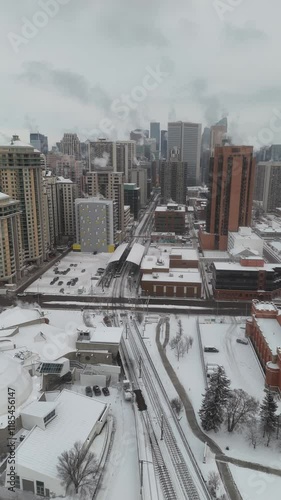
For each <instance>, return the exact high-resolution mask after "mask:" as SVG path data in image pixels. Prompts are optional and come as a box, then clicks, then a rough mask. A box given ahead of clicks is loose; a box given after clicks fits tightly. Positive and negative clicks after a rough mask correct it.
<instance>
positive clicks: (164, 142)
mask: <svg viewBox="0 0 281 500" xmlns="http://www.w3.org/2000/svg"><path fill="white" fill-rule="evenodd" d="M161 158H165V159H166V160H167V159H168V130H161Z"/></svg>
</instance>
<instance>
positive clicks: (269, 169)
mask: <svg viewBox="0 0 281 500" xmlns="http://www.w3.org/2000/svg"><path fill="white" fill-rule="evenodd" d="M280 186H281V162H280V161H279V162H278V161H268V162H260V163H258V164H257V167H256V178H255V193H254V200H256V201H261V202H262V208H263V210H264V211H265V212H274V211H275V210H276V208H279V207H281V189H280Z"/></svg>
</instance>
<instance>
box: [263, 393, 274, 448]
mask: <svg viewBox="0 0 281 500" xmlns="http://www.w3.org/2000/svg"><path fill="white" fill-rule="evenodd" d="M277 408H278V406H277V403H276V402H275V400H274V396H273V394H272V392H270V391H266V394H265V397H264V399H263V401H262V403H261V405H260V418H261V424H262V427H263V437H265V436H267V443H266V446H268V445H269V443H270V438H271V436H272V434H273V432H274V431H275V429H276V427H277V418H278V417H277V415H276V411H277Z"/></svg>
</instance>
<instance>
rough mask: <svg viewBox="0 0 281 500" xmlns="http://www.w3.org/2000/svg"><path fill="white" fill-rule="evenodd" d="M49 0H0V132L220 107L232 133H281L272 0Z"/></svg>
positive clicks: (96, 124)
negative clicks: (48, 7)
mask: <svg viewBox="0 0 281 500" xmlns="http://www.w3.org/2000/svg"><path fill="white" fill-rule="evenodd" d="M49 1H50V2H52V3H53V4H55V5H53V8H56V10H57V11H58V12H57V13H55V12H54V11H52V12H54V14H53V13H52V15H50V14H45V15H43V16H42V11H43V9H42V5H43V4H47V3H48V0H41V6H40V0H0V6H1V16H0V33H1V35H0V36H1V59H0V61H1V63H0V64H1V78H0V96H1V107H0V120H1V121H0V133H1V135H2V137H0V140H1V142H5V141H6V140H7V139H8V138H9V137H10V136H11V135H12V134H13V133H18V134H19V135H20V136H21V139H22V140H24V141H28V138H29V132H30V131H40V132H41V133H44V134H46V135H48V137H49V143H50V144H51V145H52V144H54V143H55V142H56V141H57V140H60V138H61V137H62V135H63V133H64V132H68V131H76V132H77V133H78V135H79V136H80V138H81V139H86V138H87V137H94V136H95V135H105V134H102V133H100V134H98V131H99V130H100V127H101V124H102V129H104V125H106V130H110V135H111V136H112V137H113V138H116V137H118V138H120V139H126V138H128V137H129V135H128V134H129V131H130V130H131V129H134V128H139V127H143V128H148V125H149V121H153V120H156V121H160V122H161V127H162V128H166V126H167V121H168V120H187V121H194V122H200V123H202V125H203V127H204V126H206V125H210V124H212V123H214V122H215V121H216V120H219V119H220V118H221V117H222V116H224V115H227V116H228V119H229V125H230V126H229V128H230V133H231V134H232V136H233V140H234V141H235V142H236V143H238V142H242V141H243V142H244V143H245V144H248V143H250V142H251V143H255V144H254V145H255V146H259V145H263V143H265V142H266V138H267V137H269V138H270V139H272V140H271V141H270V142H275V143H278V142H280V143H281V64H280V55H279V53H280V43H281V30H280V15H281V4H280V0H271V1H270V2H265V1H262V0H173V1H171V0H150V1H148V0H142V1H141V2H137V1H135V0H49ZM27 20H28V21H29V22H30V25H29V27H28V28H26V21H27ZM38 23H41V24H43V25H45V26H42V27H40V28H38ZM27 37H29V38H27ZM155 71H156V74H157V75H158V76H156V77H154V76H153V75H154V72H155ZM159 71H160V75H159ZM147 82H149V88H148V86H147V85H146V83H147ZM145 86H146V87H147V88H145ZM124 96H130V103H132V106H131V104H129V105H128V104H126V105H125V107H124V105H123V108H122V110H123V111H122V112H121V110H120V102H121V100H122V99H123V98H124ZM125 99H127V98H126V97H125ZM116 100H119V101H116ZM114 103H115V104H114ZM129 106H130V107H129ZM118 110H119V111H118ZM278 111H279V113H280V117H278V118H276V119H274V120H273V121H272V119H273V118H274V117H275V115H276V114H278ZM105 119H106V120H107V121H106V122H105V121H104V120H105ZM102 120H103V121H102ZM272 123H274V126H273V129H274V130H272ZM264 130H266V132H264Z"/></svg>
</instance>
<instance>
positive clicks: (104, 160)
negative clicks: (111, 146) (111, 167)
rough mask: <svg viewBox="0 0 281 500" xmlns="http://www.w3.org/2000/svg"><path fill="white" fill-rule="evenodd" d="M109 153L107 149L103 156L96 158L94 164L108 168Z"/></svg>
mask: <svg viewBox="0 0 281 500" xmlns="http://www.w3.org/2000/svg"><path fill="white" fill-rule="evenodd" d="M108 161H109V154H108V153H107V152H106V151H105V152H104V153H103V155H102V158H95V159H94V165H95V167H100V168H106V167H107V166H108Z"/></svg>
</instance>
